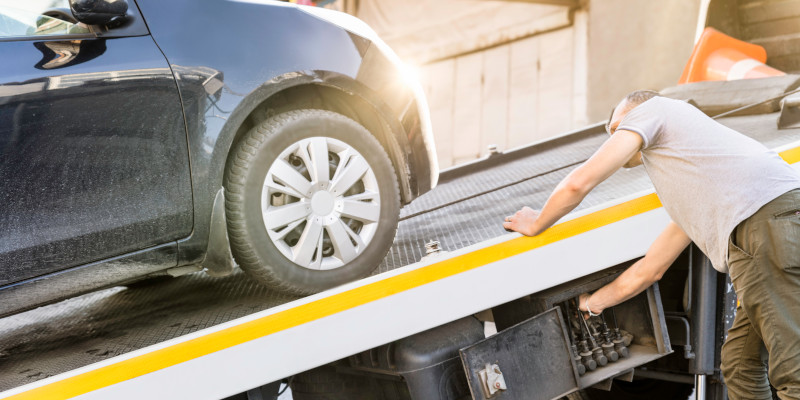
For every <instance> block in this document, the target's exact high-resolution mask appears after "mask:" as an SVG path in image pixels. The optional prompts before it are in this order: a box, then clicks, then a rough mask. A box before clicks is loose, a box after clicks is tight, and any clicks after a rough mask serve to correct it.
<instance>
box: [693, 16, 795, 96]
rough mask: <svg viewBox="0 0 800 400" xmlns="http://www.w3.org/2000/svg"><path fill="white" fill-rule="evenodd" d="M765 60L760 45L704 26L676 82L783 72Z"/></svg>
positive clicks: (718, 79) (750, 77)
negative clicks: (765, 63)
mask: <svg viewBox="0 0 800 400" xmlns="http://www.w3.org/2000/svg"><path fill="white" fill-rule="evenodd" d="M766 61H767V51H766V50H764V48H763V47H761V46H759V45H757V44H752V43H747V42H743V41H741V40H738V39H734V38H732V37H730V36H728V35H726V34H724V33H722V32H719V31H717V30H716V29H714V28H706V29H705V30H704V31H703V35H702V36H700V40H699V41H698V42H697V44H696V45H695V46H694V50H692V56H691V57H689V62H688V63H686V67H685V68H684V69H683V74H681V79H680V80H679V81H678V84H679V85H682V84H684V83H690V82H701V81H732V80H736V79H752V78H765V77H768V76H779V75H785V74H784V73H783V72H781V71H778V70H777V69H775V68H772V67H769V66H766V65H764V62H766Z"/></svg>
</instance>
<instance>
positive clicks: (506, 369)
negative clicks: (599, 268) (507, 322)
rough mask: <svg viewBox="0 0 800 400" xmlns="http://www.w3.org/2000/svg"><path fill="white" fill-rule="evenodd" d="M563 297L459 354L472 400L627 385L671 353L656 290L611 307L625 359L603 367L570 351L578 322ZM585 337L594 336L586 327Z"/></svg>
mask: <svg viewBox="0 0 800 400" xmlns="http://www.w3.org/2000/svg"><path fill="white" fill-rule="evenodd" d="M564 293H565V292H561V293H554V294H553V295H552V296H550V297H546V298H538V299H536V301H537V302H538V303H540V304H547V305H548V307H552V308H550V309H549V310H547V311H544V312H542V313H540V314H538V315H535V316H533V317H532V318H529V319H527V320H525V321H522V322H520V323H518V324H516V325H513V326H511V327H508V328H506V329H504V330H502V331H501V332H499V333H497V334H496V335H493V336H490V337H488V338H486V339H484V340H482V341H480V342H478V343H476V344H474V345H472V346H469V347H466V348H464V349H462V350H461V352H460V354H461V359H462V362H463V364H464V369H465V372H466V374H467V380H468V382H469V387H470V392H471V393H472V398H473V399H475V400H489V399H491V400H495V399H497V400H549V399H558V398H560V397H562V396H564V395H566V394H568V393H572V392H574V391H577V390H579V389H583V388H587V387H591V386H596V387H603V386H606V387H607V386H608V385H609V384H610V381H611V379H613V378H615V377H619V378H620V379H625V380H630V379H632V375H631V372H632V371H633V368H635V367H638V366H640V365H642V364H645V363H648V362H650V361H653V360H655V359H658V358H661V357H663V356H665V355H667V354H670V353H672V348H671V346H670V342H669V336H668V335H667V330H666V323H665V320H664V311H663V308H662V306H661V299H660V295H659V293H658V286H657V285H653V286H652V287H650V288H648V289H647V290H646V291H645V292H643V293H641V294H639V295H638V296H636V297H634V298H632V299H630V300H628V301H626V302H624V303H622V304H620V305H618V306H616V307H614V313H615V318H614V319H615V320H617V321H618V323H619V326H613V328H620V329H621V331H622V332H624V333H625V334H626V335H627V337H626V342H627V345H626V346H625V350H624V355H622V353H623V351H620V352H619V354H617V355H616V356H614V357H611V356H609V357H607V358H606V359H605V362H603V363H602V364H603V365H601V360H600V359H598V358H597V357H598V354H597V353H595V354H593V355H590V356H588V357H586V356H585V355H586V354H584V356H585V357H584V358H583V359H582V358H581V357H580V355H579V353H580V350H578V351H575V349H574V347H575V346H573V345H574V344H576V343H575V342H576V341H578V340H576V337H577V338H580V332H581V331H582V330H583V328H582V327H581V326H580V325H581V324H579V323H578V322H582V321H576V320H577V318H576V317H577V312H575V310H574V308H572V309H570V307H569V302H570V300H571V298H564V296H565V294H564ZM597 323H599V321H597ZM590 326H591V325H590ZM576 327H577V328H579V329H580V330H578V329H576ZM586 332H596V331H595V330H594V328H593V327H592V330H591V331H589V327H587V328H586ZM600 334H601V335H602V332H600ZM589 335H591V333H589ZM596 341H597V345H596V346H589V347H595V349H597V348H599V347H600V344H601V343H602V341H603V340H602V338H600V339H599V340H596ZM608 343H611V341H608ZM618 350H619V348H618ZM584 353H585V352H584ZM606 355H609V353H606ZM593 356H594V360H597V362H594V360H593V359H592V358H593ZM600 358H603V357H600ZM612 358H615V359H614V360H612ZM587 360H588V363H587ZM590 364H591V365H590ZM589 367H592V368H589Z"/></svg>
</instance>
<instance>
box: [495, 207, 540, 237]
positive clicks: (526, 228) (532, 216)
mask: <svg viewBox="0 0 800 400" xmlns="http://www.w3.org/2000/svg"><path fill="white" fill-rule="evenodd" d="M539 214H541V213H540V212H539V211H537V210H534V209H532V208H530V207H522V209H521V210H519V211H517V212H516V213H514V215H509V216H508V217H506V220H505V222H503V228H506V230H511V231H515V232H519V233H521V234H523V235H525V236H536V235H538V234H540V233H541V231H539V230H538V229H537V228H536V219H537V218H539Z"/></svg>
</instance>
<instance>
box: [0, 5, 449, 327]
mask: <svg viewBox="0 0 800 400" xmlns="http://www.w3.org/2000/svg"><path fill="white" fill-rule="evenodd" d="M0 54H1V55H2V57H0V315H8V314H11V313H14V312H18V311H21V310H24V309H29V308H32V307H34V306H37V305H41V304H44V303H47V302H52V301H56V300H59V299H63V298H66V297H71V296H74V295H76V294H79V293H83V292H87V291H90V290H95V289H98V288H101V287H107V286H111V285H117V284H122V283H126V282H131V281H134V280H137V279H141V278H142V277H146V276H153V275H159V274H162V275H163V274H169V275H180V274H183V273H187V272H191V271H197V270H200V269H205V270H206V271H207V272H208V273H210V274H211V275H224V274H228V273H230V272H231V271H232V270H233V268H234V267H235V264H238V265H239V266H240V267H241V268H242V269H243V270H245V271H246V272H248V273H249V274H250V275H252V276H253V277H255V278H256V279H258V280H259V281H261V282H263V283H265V284H267V285H270V286H271V287H274V288H276V289H278V290H282V291H286V292H292V293H297V294H308V293H313V292H317V291H320V290H323V289H326V288H329V287H332V286H336V285H339V284H342V283H345V282H348V281H352V280H354V279H357V278H360V277H363V276H365V275H367V274H369V273H370V272H371V271H372V270H373V269H374V268H375V267H376V266H377V265H378V264H379V263H380V262H381V260H382V258H383V257H384V256H385V254H386V252H387V251H388V248H389V246H390V245H391V242H392V240H393V238H394V234H395V231H396V228H397V222H398V215H399V210H400V207H401V205H403V204H406V203H408V202H410V201H411V200H413V199H414V198H415V197H417V196H419V195H420V194H422V193H424V192H426V191H428V190H430V189H431V188H432V187H434V186H435V185H436V181H437V178H438V169H437V167H436V156H435V152H434V149H433V141H432V136H431V129H430V119H429V115H428V111H427V104H426V102H425V98H424V96H423V95H422V92H421V89H420V86H419V84H418V83H416V82H414V81H413V80H409V79H407V78H406V77H405V74H404V73H403V67H402V64H401V63H400V62H399V61H398V58H397V56H396V55H394V53H392V51H391V50H390V49H389V48H388V47H387V46H386V45H385V44H384V43H383V42H382V41H380V39H378V38H377V37H376V35H375V33H374V31H372V30H371V29H370V28H369V27H368V26H366V25H365V24H364V23H363V22H361V21H359V20H357V19H356V18H354V17H350V16H348V15H346V14H342V13H337V12H334V11H331V10H326V9H319V8H313V7H299V6H295V5H292V4H288V3H283V2H278V1H255V0H252V1H250V0H241V1H235V0H213V1H212V0H208V1H196V0H69V2H68V1H67V0H30V1H28V0H26V1H16V0H14V1H10V0H0ZM234 259H235V263H234Z"/></svg>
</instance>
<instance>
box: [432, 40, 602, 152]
mask: <svg viewBox="0 0 800 400" xmlns="http://www.w3.org/2000/svg"><path fill="white" fill-rule="evenodd" d="M577 32H578V30H576V29H575V28H573V27H570V28H565V29H560V30H556V31H553V32H548V33H545V34H541V35H536V36H532V37H529V38H526V39H522V40H517V41H514V42H511V43H509V44H505V45H501V46H498V47H494V48H491V49H487V50H484V51H480V52H475V53H472V54H468V55H463V56H459V57H454V58H451V59H448V60H444V61H438V62H434V63H431V64H428V65H425V66H423V67H422V68H421V69H420V79H421V80H422V83H423V87H424V88H425V91H426V93H427V95H428V102H429V105H430V108H431V119H432V120H433V127H434V133H435V137H436V146H437V151H438V153H439V161H440V164H441V166H442V167H447V166H450V165H454V164H459V163H462V162H465V161H469V160H473V159H475V158H477V157H479V156H482V155H485V154H486V153H487V147H488V146H489V145H490V144H496V145H497V146H498V148H499V149H501V150H504V149H509V148H513V147H517V146H521V145H524V144H528V143H531V142H533V141H539V140H543V139H546V138H548V137H552V136H554V135H557V134H559V133H563V132H566V131H568V130H570V129H572V128H574V127H576V126H580V125H582V124H583V123H585V121H586V117H585V104H583V102H582V101H577V102H576V98H582V99H584V98H585V95H584V93H585V85H584V84H583V80H582V79H581V78H580V77H579V78H576V74H577V75H580V72H576V71H581V70H583V69H582V68H581V66H582V65H585V61H583V62H576V59H577V58H581V57H583V55H584V54H585V48H581V47H582V44H581V43H585V41H583V40H581V37H580V36H577V37H576V33H577ZM576 49H577V51H576ZM583 71H584V72H585V70H583ZM576 81H577V82H576ZM576 83H577V84H576Z"/></svg>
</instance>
